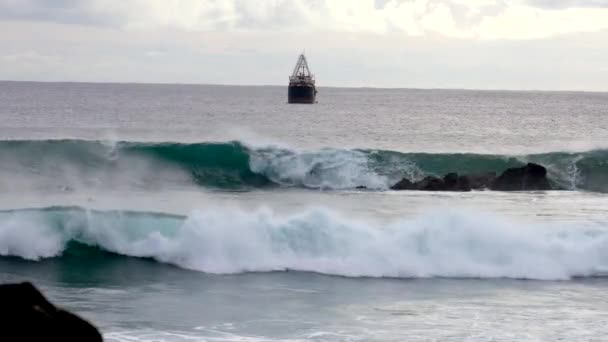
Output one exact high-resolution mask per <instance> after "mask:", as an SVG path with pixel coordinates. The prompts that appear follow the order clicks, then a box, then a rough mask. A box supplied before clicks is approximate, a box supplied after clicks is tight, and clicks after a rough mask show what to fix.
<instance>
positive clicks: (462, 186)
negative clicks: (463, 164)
mask: <svg viewBox="0 0 608 342" xmlns="http://www.w3.org/2000/svg"><path fill="white" fill-rule="evenodd" d="M471 190H472V188H471V181H470V180H469V177H467V176H458V191H471Z"/></svg>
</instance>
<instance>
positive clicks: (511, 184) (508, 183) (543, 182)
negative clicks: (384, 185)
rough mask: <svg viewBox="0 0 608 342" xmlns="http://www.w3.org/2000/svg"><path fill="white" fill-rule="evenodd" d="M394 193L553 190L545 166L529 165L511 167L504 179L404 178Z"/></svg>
mask: <svg viewBox="0 0 608 342" xmlns="http://www.w3.org/2000/svg"><path fill="white" fill-rule="evenodd" d="M391 189H392V190H421V191H471V190H485V189H491V190H498V191H532V190H552V187H551V183H550V182H549V180H548V179H547V169H545V167H543V166H542V165H538V164H534V163H528V164H527V165H526V166H523V167H516V168H510V169H508V170H506V171H505V172H503V173H502V174H501V175H500V176H498V177H497V176H496V173H495V172H487V173H482V174H472V175H458V174H457V173H448V174H447V175H445V176H444V177H443V178H438V177H434V176H427V177H425V178H423V179H422V180H419V181H417V182H412V181H410V180H409V179H407V178H403V179H402V180H401V181H399V182H398V183H397V184H395V185H393V186H392V187H391Z"/></svg>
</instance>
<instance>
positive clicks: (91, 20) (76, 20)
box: [0, 0, 119, 25]
mask: <svg viewBox="0 0 608 342" xmlns="http://www.w3.org/2000/svg"><path fill="white" fill-rule="evenodd" d="M91 4H92V2H91V1H90V0H53V1H47V0H0V20H27V21H49V22H56V23H63V24H79V25H116V24H119V18H117V17H115V16H111V15H104V14H103V13H100V12H98V11H95V10H94V9H93V7H92V6H91Z"/></svg>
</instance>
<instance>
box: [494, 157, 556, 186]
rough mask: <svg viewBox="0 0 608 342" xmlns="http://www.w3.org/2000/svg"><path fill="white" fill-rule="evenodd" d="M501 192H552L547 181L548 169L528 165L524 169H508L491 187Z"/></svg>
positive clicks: (532, 164)
mask: <svg viewBox="0 0 608 342" xmlns="http://www.w3.org/2000/svg"><path fill="white" fill-rule="evenodd" d="M491 189H492V190H499V191H525V190H552V187H551V184H550V183H549V180H548V179H547V169H546V168H545V167H543V166H541V165H538V164H534V163H528V164H527V165H526V166H523V167H515V168H510V169H507V170H506V171H505V172H503V173H502V174H501V175H500V176H498V177H497V178H496V180H495V181H494V184H492V187H491Z"/></svg>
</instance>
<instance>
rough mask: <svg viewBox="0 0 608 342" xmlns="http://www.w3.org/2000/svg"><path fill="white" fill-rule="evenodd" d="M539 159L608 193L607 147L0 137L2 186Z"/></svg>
mask: <svg viewBox="0 0 608 342" xmlns="http://www.w3.org/2000/svg"><path fill="white" fill-rule="evenodd" d="M527 162H536V163H539V164H542V165H543V166H545V167H546V168H547V169H548V174H549V178H550V179H551V180H552V181H553V182H555V183H556V185H557V186H559V187H561V188H563V189H568V190H589V191H599V192H608V150H594V151H587V152H551V153H542V154H532V155H522V156H517V155H489V154H488V155H485V154H471V153H403V152H397V151H383V150H371V149H355V150H346V149H335V148H332V149H330V148H325V149H318V150H311V151H302V150H297V149H289V148H285V147H276V146H272V147H263V146H250V145H248V144H246V143H241V142H237V141H233V142H215V143H214V142H208V143H193V144H185V143H174V142H164V143H138V142H115V143H108V142H97V141H81V140H41V141H35V140H23V141H0V179H1V180H2V181H0V189H1V190H5V191H17V190H19V191H22V190H28V189H34V190H44V191H48V190H53V189H68V190H78V189H80V188H99V187H103V188H104V189H105V188H112V187H115V188H121V189H124V188H125V187H131V188H133V187H134V188H138V189H140V188H144V189H150V188H152V189H158V188H166V187H192V186H200V187H206V188H214V189H230V190H233V189H237V190H240V189H245V190H247V189H258V188H269V187H278V186H280V187H302V188H311V189H333V190H341V189H353V188H356V187H366V188H368V189H374V190H386V189H389V188H390V186H391V185H393V184H394V183H396V182H397V181H399V180H400V179H402V178H403V177H407V178H410V179H411V180H416V179H420V178H422V177H424V176H426V175H434V176H443V175H445V174H447V173H449V172H458V173H461V174H471V173H484V172H488V171H493V172H497V173H500V172H502V171H504V170H506V169H507V168H510V167H520V166H523V165H525V163H527Z"/></svg>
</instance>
